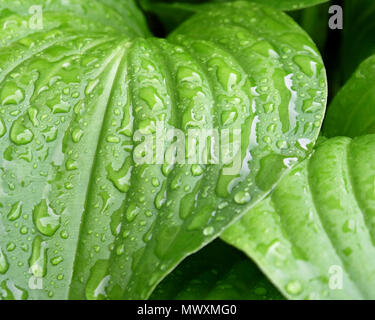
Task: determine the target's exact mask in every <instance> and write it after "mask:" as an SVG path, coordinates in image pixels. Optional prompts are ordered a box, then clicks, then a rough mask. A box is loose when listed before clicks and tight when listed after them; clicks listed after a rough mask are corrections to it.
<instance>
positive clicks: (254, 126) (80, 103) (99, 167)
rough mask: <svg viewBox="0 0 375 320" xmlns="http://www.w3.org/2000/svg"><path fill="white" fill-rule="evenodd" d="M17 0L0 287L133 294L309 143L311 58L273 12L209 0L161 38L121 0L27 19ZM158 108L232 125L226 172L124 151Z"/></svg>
mask: <svg viewBox="0 0 375 320" xmlns="http://www.w3.org/2000/svg"><path fill="white" fill-rule="evenodd" d="M51 3H52V4H51ZM27 4H30V5H31V4H34V1H28V2H27V3H25V1H23V2H22V3H21V2H18V1H7V0H2V1H0V8H1V9H2V11H1V25H2V28H3V30H5V31H4V32H3V33H1V35H0V41H1V58H0V103H1V107H0V124H1V125H0V155H1V158H0V195H1V197H0V212H1V224H0V226H1V228H0V235H1V236H0V247H1V255H0V285H1V288H2V290H1V291H0V292H1V297H2V298H4V299H7V298H30V299H32V298H42V299H46V298H59V299H65V298H72V299H82V298H89V299H100V298H105V297H109V298H127V299H132V298H147V297H148V296H149V294H150V293H151V292H152V290H153V288H154V287H155V286H156V285H157V284H158V283H159V282H160V281H161V280H162V279H163V278H164V277H165V276H166V275H167V274H168V273H169V272H170V270H172V269H173V268H174V267H175V266H176V265H177V264H178V263H179V262H180V261H181V260H182V259H183V258H185V257H186V256H187V255H189V254H191V253H193V252H195V251H197V250H198V249H200V248H201V247H203V246H204V245H205V244H207V243H209V242H210V241H212V240H213V239H214V238H215V237H217V236H218V235H219V234H220V233H221V232H222V230H223V229H225V228H226V227H227V225H228V224H230V223H232V222H233V221H234V220H235V219H237V218H239V217H240V216H241V215H242V214H243V213H244V212H245V211H246V210H248V209H249V208H251V207H252V206H253V205H254V204H255V203H256V202H258V201H259V200H260V199H262V198H263V197H264V196H266V195H267V193H268V192H269V191H270V190H271V189H272V188H273V187H274V186H275V184H276V183H277V182H278V181H279V179H280V178H281V176H282V175H283V174H284V172H286V171H287V170H288V169H289V168H290V167H291V166H292V165H293V164H294V163H295V162H297V161H298V160H300V159H303V158H305V157H306V155H307V154H309V153H310V151H311V148H312V146H313V144H314V142H315V140H316V137H317V135H318V132H319V129H320V126H321V122H322V117H323V114H324V108H325V102H326V78H325V70H324V66H323V64H322V61H321V58H320V56H319V54H318V53H317V50H316V48H315V46H314V44H313V43H312V41H311V40H310V39H309V37H308V36H307V35H306V34H305V33H304V32H303V31H302V30H301V29H300V28H299V27H298V26H297V25H296V24H295V23H294V22H293V21H292V20H291V19H290V18H289V17H287V16H286V15H284V14H282V13H280V12H278V11H276V10H274V9H271V8H268V7H263V6H261V5H257V4H247V3H244V2H240V3H235V4H227V5H218V6H216V7H213V8H212V9H210V10H209V11H207V12H204V13H200V14H198V15H196V16H194V17H193V18H192V19H191V20H189V21H188V22H187V23H186V24H184V25H183V26H181V28H180V29H179V30H177V31H176V32H175V33H173V35H171V37H170V38H169V39H168V40H161V39H154V38H147V31H145V26H144V22H143V19H142V17H141V16H140V14H139V13H136V12H137V11H136V10H137V9H136V8H135V7H134V5H133V3H132V2H131V1H123V2H121V3H119V2H115V1H109V0H103V1H99V0H98V1H91V2H90V3H88V2H86V1H83V0H82V1H80V0H75V1H69V2H59V1H55V2H53V1H52V2H50V1H45V2H42V4H43V5H44V7H43V8H44V11H43V12H44V13H43V28H42V29H41V30H39V29H33V28H30V27H29V20H30V16H29V15H27V14H26V13H27ZM103 12H105V13H106V14H105V15H103ZM133 14H135V17H134V16H133ZM99 16H100V18H99ZM129 16H130V18H129ZM260 22H261V23H260ZM202 30H205V32H202ZM143 36H144V37H143ZM159 122H161V123H162V125H163V128H165V129H181V130H182V131H183V132H184V133H187V130H188V129H190V128H199V129H202V128H203V129H209V130H210V129H218V130H222V129H230V130H234V129H241V130H242V149H241V152H240V154H239V156H240V164H241V166H240V167H241V170H240V173H239V174H238V175H237V174H235V175H225V174H224V172H223V170H224V169H225V168H224V167H223V165H220V164H215V165H213V164H199V165H187V164H186V165H184V164H179V165H178V164H173V163H165V164H164V165H159V164H144V165H137V164H136V163H134V154H135V153H136V152H137V150H138V147H140V146H141V145H142V142H141V141H136V140H135V139H133V136H134V135H135V134H136V133H137V132H138V133H141V134H143V136H144V138H146V137H149V136H152V135H153V134H154V132H155V127H156V125H157V123H159ZM164 147H165V149H166V150H167V151H168V152H171V150H173V149H172V148H173V145H172V144H171V143H170V142H166V143H165V146H164ZM168 152H167V153H168Z"/></svg>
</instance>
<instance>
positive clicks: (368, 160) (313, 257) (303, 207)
mask: <svg viewBox="0 0 375 320" xmlns="http://www.w3.org/2000/svg"><path fill="white" fill-rule="evenodd" d="M374 160H375V136H373V135H369V136H364V137H360V138H355V139H354V140H351V139H350V138H332V139H330V140H328V141H326V142H324V143H322V144H321V145H320V146H319V147H318V148H317V150H316V152H315V153H314V154H313V156H312V157H311V159H309V160H305V161H304V162H302V163H301V164H300V165H298V166H297V167H296V168H295V169H293V170H292V172H290V173H289V174H288V175H287V176H286V177H285V178H284V179H283V180H282V181H281V183H280V184H279V185H278V187H277V188H276V189H275V191H274V192H273V194H272V196H271V197H270V198H268V199H267V200H265V201H263V202H261V203H260V204H259V205H257V206H256V207H255V208H254V209H252V210H250V211H249V212H248V213H247V214H246V215H245V216H244V218H243V219H242V220H241V221H240V222H238V223H236V224H235V225H233V226H232V227H230V228H229V229H228V230H227V231H225V233H224V235H223V239H224V240H226V241H227V242H229V243H231V244H233V245H234V246H235V247H237V248H239V249H241V250H243V251H244V252H246V253H247V254H248V255H249V256H250V257H252V258H253V259H254V260H255V262H256V263H257V264H258V265H259V266H260V268H261V269H262V270H263V271H264V272H265V273H266V274H267V276H268V277H269V278H270V279H271V280H272V281H273V282H274V283H275V284H276V285H277V286H278V288H279V289H280V290H281V291H282V292H283V293H284V294H285V295H286V296H287V297H288V298H292V299H374V297H375V292H374V284H375V278H374V274H375V261H374V258H373V257H374V254H375V247H374V236H375V229H374V201H375V198H374V195H375V190H374V178H375V166H374V164H375V161H374Z"/></svg>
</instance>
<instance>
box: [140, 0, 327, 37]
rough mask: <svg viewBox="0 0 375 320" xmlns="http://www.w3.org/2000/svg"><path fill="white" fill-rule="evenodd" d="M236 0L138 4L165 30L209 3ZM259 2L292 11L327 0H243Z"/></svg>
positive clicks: (169, 0)
mask: <svg viewBox="0 0 375 320" xmlns="http://www.w3.org/2000/svg"><path fill="white" fill-rule="evenodd" d="M234 1H237V0H190V1H187V0H156V1H155V0H140V1H139V2H140V5H141V6H142V8H143V9H144V10H145V11H149V12H152V13H154V14H156V15H157V16H158V17H159V18H160V20H161V22H162V23H163V24H164V26H165V27H166V29H167V31H171V30H173V29H174V28H175V27H176V26H178V25H179V24H180V23H182V22H183V21H185V20H186V19H187V18H189V17H190V16H191V15H192V14H194V13H196V12H199V11H205V10H208V9H209V7H210V6H211V5H215V4H220V3H229V2H234ZM245 1H247V2H252V3H260V4H264V5H268V6H270V7H273V8H276V9H279V10H283V11H292V10H298V9H302V8H307V7H311V6H314V5H317V4H321V3H325V2H328V1H329V0H245Z"/></svg>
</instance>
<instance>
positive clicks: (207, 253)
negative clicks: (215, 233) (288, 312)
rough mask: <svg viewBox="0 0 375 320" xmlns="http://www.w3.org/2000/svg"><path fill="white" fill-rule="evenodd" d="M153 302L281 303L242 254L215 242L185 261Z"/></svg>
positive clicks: (268, 284)
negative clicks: (173, 300)
mask: <svg viewBox="0 0 375 320" xmlns="http://www.w3.org/2000/svg"><path fill="white" fill-rule="evenodd" d="M151 299H157V300H165V299H167V300H169V299H176V300H247V299H248V300H281V299H283V297H282V296H281V295H280V293H279V292H278V291H277V290H276V289H275V287H274V286H273V285H272V284H271V283H270V282H269V281H268V280H267V278H265V276H264V275H262V273H261V272H260V271H259V269H258V268H257V266H256V265H254V264H253V263H252V262H251V261H250V260H249V259H248V258H247V257H246V256H245V255H244V254H241V253H240V252H239V251H238V250H236V249H234V248H233V247H230V246H229V245H227V244H225V243H224V242H222V241H220V240H215V241H214V242H213V243H212V244H209V245H207V246H206V247H205V248H203V249H202V250H200V251H199V252H198V253H196V254H194V255H192V256H191V257H188V258H187V259H186V260H185V261H183V262H182V263H181V264H180V265H179V266H178V267H177V269H176V270H174V271H173V272H172V273H171V274H169V275H168V277H167V278H166V279H164V280H163V281H162V282H161V283H160V284H159V286H158V287H157V288H156V289H155V291H154V293H153V294H152V296H151Z"/></svg>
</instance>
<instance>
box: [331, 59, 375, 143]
mask: <svg viewBox="0 0 375 320" xmlns="http://www.w3.org/2000/svg"><path fill="white" fill-rule="evenodd" d="M374 111H375V55H373V56H371V57H370V58H368V59H367V60H365V61H364V62H362V63H361V65H360V66H359V68H358V69H357V70H356V72H355V73H354V74H353V75H352V77H351V78H350V79H349V81H348V82H347V83H346V84H345V86H344V87H343V88H342V89H341V90H340V91H339V93H338V94H337V95H336V97H335V98H334V99H333V101H332V103H331V105H330V106H329V108H328V112H327V117H326V119H325V122H324V134H325V135H326V136H327V137H335V136H348V137H352V138H353V137H357V136H361V135H364V134H368V133H375V113H374Z"/></svg>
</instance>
